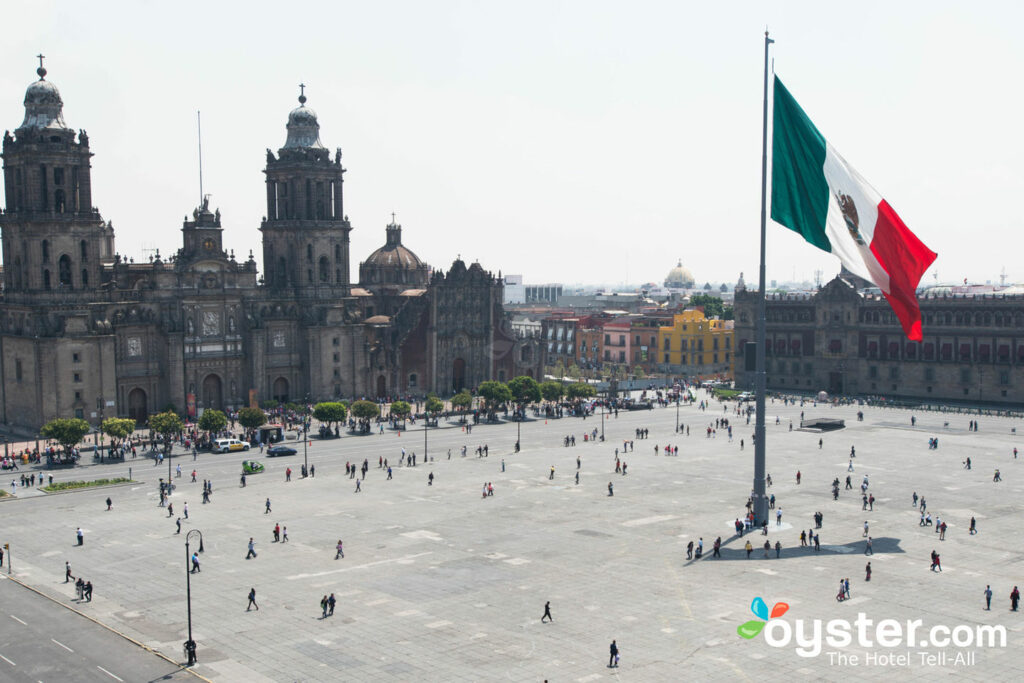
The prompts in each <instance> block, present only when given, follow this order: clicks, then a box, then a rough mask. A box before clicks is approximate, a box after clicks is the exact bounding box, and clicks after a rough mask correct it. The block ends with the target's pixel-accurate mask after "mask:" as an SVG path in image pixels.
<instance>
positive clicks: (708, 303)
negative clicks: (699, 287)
mask: <svg viewBox="0 0 1024 683" xmlns="http://www.w3.org/2000/svg"><path fill="white" fill-rule="evenodd" d="M690 305H691V306H696V307H700V308H703V309H704V316H705V317H708V318H715V317H719V318H721V317H722V313H723V312H724V310H725V305H724V304H723V303H722V300H721V299H719V298H718V297H717V296H712V295H710V294H694V295H693V296H691V297H690Z"/></svg>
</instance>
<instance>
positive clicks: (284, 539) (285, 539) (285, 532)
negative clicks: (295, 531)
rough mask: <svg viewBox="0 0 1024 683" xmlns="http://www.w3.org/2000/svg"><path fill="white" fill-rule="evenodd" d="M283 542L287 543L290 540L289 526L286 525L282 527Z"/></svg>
mask: <svg viewBox="0 0 1024 683" xmlns="http://www.w3.org/2000/svg"><path fill="white" fill-rule="evenodd" d="M281 542H282V543H287V542H288V527H284V528H282V529H281Z"/></svg>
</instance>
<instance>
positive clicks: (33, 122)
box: [21, 67, 68, 130]
mask: <svg viewBox="0 0 1024 683" xmlns="http://www.w3.org/2000/svg"><path fill="white" fill-rule="evenodd" d="M36 73H38V74H39V80H38V81H36V82H35V83H33V84H32V85H30V86H28V88H27V89H26V90H25V120H24V121H22V123H21V128H36V129H40V128H58V129H61V130H67V128H68V127H67V125H66V124H65V123H64V114H63V111H62V110H63V108H64V101H63V100H62V99H61V98H60V91H59V90H57V86H55V85H54V84H53V83H51V82H50V81H47V80H46V78H45V77H46V69H44V68H42V67H39V68H38V69H37V70H36Z"/></svg>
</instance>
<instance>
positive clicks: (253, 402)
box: [249, 389, 260, 408]
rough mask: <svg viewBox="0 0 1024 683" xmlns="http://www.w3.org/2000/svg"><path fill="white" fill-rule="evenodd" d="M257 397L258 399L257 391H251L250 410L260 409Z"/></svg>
mask: <svg viewBox="0 0 1024 683" xmlns="http://www.w3.org/2000/svg"><path fill="white" fill-rule="evenodd" d="M256 397H257V392H256V390H255V389H250V390H249V407H250V408H259V407H260V406H259V403H258V402H257V400H256Z"/></svg>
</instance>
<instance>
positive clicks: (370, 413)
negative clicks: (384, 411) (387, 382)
mask: <svg viewBox="0 0 1024 683" xmlns="http://www.w3.org/2000/svg"><path fill="white" fill-rule="evenodd" d="M351 411H352V417H354V418H357V419H360V420H372V419H373V418H375V417H377V416H378V415H380V408H379V407H378V406H377V404H376V403H374V402H373V401H356V402H355V403H353V404H352V406H351Z"/></svg>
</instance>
